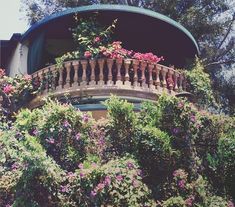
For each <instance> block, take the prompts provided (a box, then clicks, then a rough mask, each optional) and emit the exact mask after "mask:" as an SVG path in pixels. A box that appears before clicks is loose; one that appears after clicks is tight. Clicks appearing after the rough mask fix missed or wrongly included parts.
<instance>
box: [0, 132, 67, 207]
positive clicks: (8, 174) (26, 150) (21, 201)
mask: <svg viewBox="0 0 235 207" xmlns="http://www.w3.org/2000/svg"><path fill="white" fill-rule="evenodd" d="M15 137H17V139H19V140H21V141H18V140H17V139H16V138H15ZM0 148H1V161H0V163H1V168H0V175H1V176H0V192H1V196H2V195H4V197H3V200H0V205H1V206H4V203H5V202H8V203H5V205H7V204H9V203H13V205H14V206H17V207H18V206H26V207H27V206H28V207H31V206H41V205H42V203H48V206H50V203H53V202H58V203H59V198H58V197H57V196H56V192H57V190H56V189H57V188H58V185H59V183H60V182H61V181H62V175H63V171H62V170H61V169H60V168H59V166H58V165H57V164H56V163H55V162H54V161H53V160H52V159H51V158H49V157H48V156H47V154H46V152H45V150H44V149H43V148H42V146H41V145H40V144H39V143H38V142H37V140H36V138H35V137H32V136H30V135H28V134H25V135H22V134H19V133H17V132H16V131H14V130H13V131H11V132H5V133H3V134H2V135H1V139H0ZM33 189H35V190H33Z"/></svg>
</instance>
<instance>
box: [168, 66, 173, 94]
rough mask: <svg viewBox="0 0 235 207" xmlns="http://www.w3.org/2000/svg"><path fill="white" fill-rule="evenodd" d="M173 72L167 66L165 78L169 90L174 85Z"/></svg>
mask: <svg viewBox="0 0 235 207" xmlns="http://www.w3.org/2000/svg"><path fill="white" fill-rule="evenodd" d="M173 74H174V70H173V69H172V68H169V70H168V77H167V80H168V86H169V90H170V92H171V91H172V90H173V87H174V85H173V84H174V81H173Z"/></svg>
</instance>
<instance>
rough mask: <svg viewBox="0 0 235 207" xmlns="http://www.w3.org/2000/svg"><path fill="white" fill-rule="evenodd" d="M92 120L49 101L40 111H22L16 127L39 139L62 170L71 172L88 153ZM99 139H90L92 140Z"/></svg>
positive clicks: (74, 110)
mask: <svg viewBox="0 0 235 207" xmlns="http://www.w3.org/2000/svg"><path fill="white" fill-rule="evenodd" d="M93 124H94V123H93V119H92V118H91V116H90V115H89V114H87V113H81V112H80V111H78V110H76V109H75V108H74V107H73V106H72V105H63V104H60V103H58V102H53V101H51V100H49V101H48V102H47V103H46V104H45V105H44V106H43V107H42V109H35V110H34V111H33V112H31V111H29V110H27V109H26V110H22V111H21V112H20V113H19V114H18V115H17V120H16V123H15V126H16V127H17V128H18V129H19V131H27V132H28V133H30V134H31V135H34V136H36V137H37V138H38V140H39V142H40V143H41V144H42V145H43V147H44V148H45V149H46V151H47V153H48V155H50V156H52V157H53V158H54V159H55V161H56V162H57V163H58V164H59V165H60V166H62V168H63V169H67V170H74V169H76V167H77V163H78V162H81V161H83V160H84V159H85V157H86V155H87V153H89V150H88V148H89V147H88V145H89V142H90V141H91V140H90V138H91V130H90V129H91V128H92V127H93ZM94 139H97V141H99V137H93V140H92V141H94Z"/></svg>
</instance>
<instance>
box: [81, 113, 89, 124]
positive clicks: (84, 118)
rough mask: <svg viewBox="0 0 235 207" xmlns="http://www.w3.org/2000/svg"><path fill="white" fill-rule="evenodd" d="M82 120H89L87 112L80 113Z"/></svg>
mask: <svg viewBox="0 0 235 207" xmlns="http://www.w3.org/2000/svg"><path fill="white" fill-rule="evenodd" d="M82 120H83V121H84V122H86V123H87V122H88V121H89V116H88V114H87V113H84V114H83V115H82Z"/></svg>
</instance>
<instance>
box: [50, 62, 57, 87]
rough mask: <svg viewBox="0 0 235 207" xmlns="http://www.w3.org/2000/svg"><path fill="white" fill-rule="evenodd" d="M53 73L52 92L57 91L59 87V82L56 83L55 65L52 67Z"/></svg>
mask: <svg viewBox="0 0 235 207" xmlns="http://www.w3.org/2000/svg"><path fill="white" fill-rule="evenodd" d="M51 73H52V83H51V87H52V90H55V89H56V86H57V82H56V78H57V70H56V67H55V65H52V66H51Z"/></svg>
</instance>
